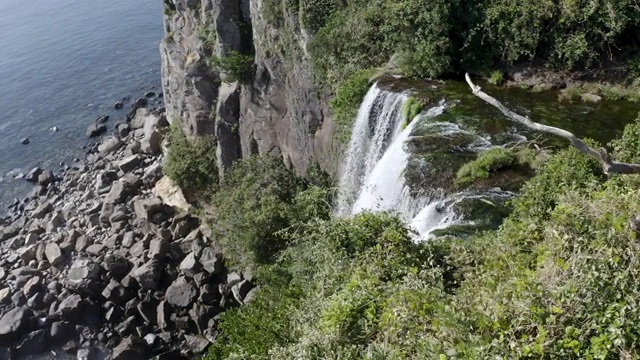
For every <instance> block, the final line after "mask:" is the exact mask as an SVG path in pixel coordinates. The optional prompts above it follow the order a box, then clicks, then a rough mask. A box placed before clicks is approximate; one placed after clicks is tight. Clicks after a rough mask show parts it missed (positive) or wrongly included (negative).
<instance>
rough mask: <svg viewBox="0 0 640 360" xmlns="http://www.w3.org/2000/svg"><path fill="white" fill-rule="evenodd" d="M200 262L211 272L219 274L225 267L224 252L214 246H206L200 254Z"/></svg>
mask: <svg viewBox="0 0 640 360" xmlns="http://www.w3.org/2000/svg"><path fill="white" fill-rule="evenodd" d="M200 264H201V265H202V268H203V269H205V270H206V271H207V272H208V273H210V274H219V273H220V272H222V270H223V269H224V261H223V257H222V252H220V251H219V250H216V249H214V248H212V247H205V248H204V249H203V250H202V254H200Z"/></svg>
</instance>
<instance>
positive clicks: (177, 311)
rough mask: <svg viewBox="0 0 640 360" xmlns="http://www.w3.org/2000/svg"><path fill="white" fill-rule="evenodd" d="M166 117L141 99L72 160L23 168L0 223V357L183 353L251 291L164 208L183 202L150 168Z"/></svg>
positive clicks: (120, 357) (196, 347) (157, 159)
mask: <svg viewBox="0 0 640 360" xmlns="http://www.w3.org/2000/svg"><path fill="white" fill-rule="evenodd" d="M138 105H140V104H138ZM167 126H168V123H167V121H166V119H165V118H164V115H163V114H162V113H158V112H151V111H149V110H147V109H145V108H143V107H141V108H139V109H136V111H135V116H133V117H132V119H131V121H130V123H127V124H119V125H118V126H117V134H116V135H115V136H111V137H108V138H106V139H104V140H103V141H102V142H101V143H100V144H97V145H95V146H94V147H93V149H92V151H91V152H90V154H89V155H88V157H87V160H86V161H85V163H84V164H83V165H81V166H77V167H75V168H67V169H66V170H65V171H64V172H62V173H61V174H53V173H52V172H50V171H47V170H42V169H34V170H33V171H31V172H30V173H29V174H28V175H27V177H26V179H27V180H29V181H31V182H34V183H36V184H37V185H36V187H35V188H34V191H33V193H32V194H31V196H29V197H28V198H26V199H24V200H23V201H17V202H15V203H14V204H13V205H12V211H11V213H10V215H9V216H8V217H7V218H5V219H3V221H2V222H0V224H2V225H1V226H0V357H2V358H7V359H11V358H18V357H22V356H24V355H27V354H34V353H40V352H43V351H45V350H47V349H50V348H56V349H60V347H61V348H62V350H63V351H68V352H77V353H78V356H88V355H90V353H91V352H92V351H96V349H97V348H104V349H109V350H107V351H109V352H110V354H109V356H110V358H111V359H117V360H124V359H126V360H132V359H150V358H153V359H180V358H191V357H194V356H197V355H200V354H202V353H203V352H204V351H205V350H206V348H207V347H208V345H209V344H210V342H211V341H213V339H214V338H215V336H216V332H215V329H216V321H217V319H218V315H219V314H220V313H221V312H222V311H224V310H225V309H228V308H231V307H235V306H238V305H241V304H243V303H245V302H247V301H248V300H249V299H250V298H251V296H252V291H253V290H254V289H252V284H251V279H250V278H244V277H243V276H242V275H240V274H237V273H234V272H231V273H229V272H228V271H227V269H226V268H225V265H224V259H223V255H222V253H221V251H220V249H219V248H218V247H217V246H216V244H215V242H214V241H212V239H211V238H210V237H211V233H210V231H209V230H208V228H206V227H204V226H202V225H201V224H200V222H199V220H198V219H197V218H194V217H192V216H191V215H189V214H188V213H186V212H184V211H182V212H181V210H180V209H175V208H173V207H171V206H169V205H167V204H173V205H175V204H185V203H186V202H185V201H184V198H183V197H182V195H181V192H180V191H179V190H176V188H175V187H172V185H171V183H170V181H168V179H163V175H162V158H163V154H162V146H161V145H162V144H161V143H162V134H163V133H164V131H165V130H164V128H165V127H167ZM123 130H126V131H123ZM156 185H161V186H156Z"/></svg>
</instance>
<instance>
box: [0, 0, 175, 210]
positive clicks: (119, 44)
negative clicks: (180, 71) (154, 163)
mask: <svg viewBox="0 0 640 360" xmlns="http://www.w3.org/2000/svg"><path fill="white" fill-rule="evenodd" d="M162 36H163V24H162V2H161V1H159V0H110V1H104V0H30V1H24V0H2V1H0V216H2V215H3V214H5V213H6V211H7V204H8V203H10V202H11V201H12V200H13V199H14V198H23V197H24V196H25V195H27V194H28V192H29V190H30V188H31V185H30V184H28V183H27V182H26V181H25V180H24V179H14V177H15V176H16V175H17V174H19V173H25V174H26V173H27V172H28V171H29V170H30V169H31V168H32V167H34V166H41V167H43V168H49V169H51V170H52V171H54V173H55V172H56V171H58V170H59V169H60V165H59V164H60V162H62V161H65V162H66V163H70V161H72V159H73V158H75V157H79V158H82V157H83V155H84V151H83V148H82V147H83V145H86V144H89V143H90V140H89V139H87V138H86V136H85V132H86V129H87V127H88V126H89V125H90V124H92V123H93V122H94V121H95V119H96V118H97V117H99V116H103V115H109V116H110V118H111V119H110V120H109V122H108V126H109V130H110V131H111V130H112V129H113V125H114V124H115V123H116V122H118V121H123V120H124V117H125V116H126V112H127V105H128V102H127V101H125V108H124V109H123V110H119V111H118V110H115V109H114V108H113V104H114V103H115V102H116V101H118V100H122V98H125V97H129V98H131V99H132V100H135V99H136V98H138V97H141V96H142V95H143V94H144V93H145V92H148V91H154V92H156V93H157V92H160V91H162V90H161V80H160V52H159V50H158V46H159V42H160V40H161V39H162ZM54 126H55V127H57V129H58V131H57V132H53V131H51V130H50V129H51V128H52V127H54ZM23 138H28V139H29V140H30V143H29V144H27V145H22V144H21V143H20V141H21V140H22V139H23Z"/></svg>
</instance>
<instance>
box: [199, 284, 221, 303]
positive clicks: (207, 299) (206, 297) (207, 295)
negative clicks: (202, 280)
mask: <svg viewBox="0 0 640 360" xmlns="http://www.w3.org/2000/svg"><path fill="white" fill-rule="evenodd" d="M220 298H221V295H220V292H219V291H218V287H217V286H213V285H211V284H204V285H202V286H201V287H200V298H198V301H200V302H201V303H203V304H207V305H214V304H216V303H217V302H218V301H219V300H220Z"/></svg>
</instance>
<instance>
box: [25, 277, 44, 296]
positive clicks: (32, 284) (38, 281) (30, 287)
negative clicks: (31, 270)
mask: <svg viewBox="0 0 640 360" xmlns="http://www.w3.org/2000/svg"><path fill="white" fill-rule="evenodd" d="M41 288H42V278H41V277H40V276H33V277H32V278H31V279H29V281H27V283H26V284H24V286H22V291H23V292H24V294H25V296H26V297H31V296H33V295H34V294H35V293H37V292H38V291H40V289H41Z"/></svg>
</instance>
